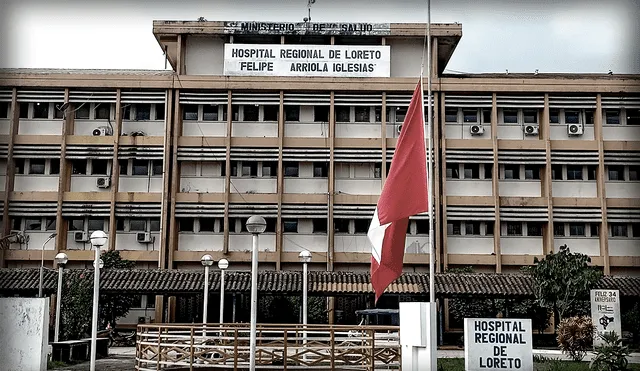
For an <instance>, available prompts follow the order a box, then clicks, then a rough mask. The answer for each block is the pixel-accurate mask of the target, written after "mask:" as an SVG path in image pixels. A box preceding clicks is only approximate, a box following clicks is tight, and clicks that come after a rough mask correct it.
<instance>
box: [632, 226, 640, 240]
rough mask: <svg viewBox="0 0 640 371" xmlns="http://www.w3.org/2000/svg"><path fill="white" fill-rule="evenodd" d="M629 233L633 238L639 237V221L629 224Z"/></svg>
mask: <svg viewBox="0 0 640 371" xmlns="http://www.w3.org/2000/svg"><path fill="white" fill-rule="evenodd" d="M631 234H633V237H635V238H640V223H633V224H631Z"/></svg>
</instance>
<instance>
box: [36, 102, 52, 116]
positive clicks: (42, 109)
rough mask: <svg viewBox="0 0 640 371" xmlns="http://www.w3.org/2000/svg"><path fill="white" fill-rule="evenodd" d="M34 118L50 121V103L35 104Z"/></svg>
mask: <svg viewBox="0 0 640 371" xmlns="http://www.w3.org/2000/svg"><path fill="white" fill-rule="evenodd" d="M33 118H34V119H48V118H49V103H34V104H33Z"/></svg>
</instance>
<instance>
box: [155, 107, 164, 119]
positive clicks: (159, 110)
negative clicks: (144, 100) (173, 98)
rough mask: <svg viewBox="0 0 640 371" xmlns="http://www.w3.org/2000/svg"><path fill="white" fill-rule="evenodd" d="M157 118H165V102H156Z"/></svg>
mask: <svg viewBox="0 0 640 371" xmlns="http://www.w3.org/2000/svg"><path fill="white" fill-rule="evenodd" d="M156 120H164V104H156Z"/></svg>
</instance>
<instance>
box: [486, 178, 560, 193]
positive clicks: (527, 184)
mask: <svg viewBox="0 0 640 371" xmlns="http://www.w3.org/2000/svg"><path fill="white" fill-rule="evenodd" d="M498 187H499V190H500V196H501V197H540V194H541V185H540V181H539V180H513V181H511V180H500V184H499V185H498ZM554 196H555V195H554Z"/></svg>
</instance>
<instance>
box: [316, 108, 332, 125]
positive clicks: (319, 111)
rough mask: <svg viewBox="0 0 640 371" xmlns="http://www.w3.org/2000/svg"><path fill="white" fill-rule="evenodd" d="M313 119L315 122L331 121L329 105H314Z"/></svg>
mask: <svg viewBox="0 0 640 371" xmlns="http://www.w3.org/2000/svg"><path fill="white" fill-rule="evenodd" d="M313 121H315V122H329V107H328V106H314V107H313Z"/></svg>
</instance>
